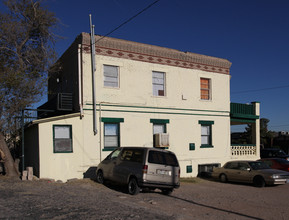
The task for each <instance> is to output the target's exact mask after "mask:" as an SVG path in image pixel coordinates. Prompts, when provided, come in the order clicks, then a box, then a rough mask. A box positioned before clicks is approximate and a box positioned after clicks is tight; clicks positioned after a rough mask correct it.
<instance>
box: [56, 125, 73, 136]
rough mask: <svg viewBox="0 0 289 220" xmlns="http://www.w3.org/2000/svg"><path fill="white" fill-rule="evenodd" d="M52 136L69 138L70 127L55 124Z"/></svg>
mask: <svg viewBox="0 0 289 220" xmlns="http://www.w3.org/2000/svg"><path fill="white" fill-rule="evenodd" d="M54 138H70V127H65V126H55V127H54Z"/></svg>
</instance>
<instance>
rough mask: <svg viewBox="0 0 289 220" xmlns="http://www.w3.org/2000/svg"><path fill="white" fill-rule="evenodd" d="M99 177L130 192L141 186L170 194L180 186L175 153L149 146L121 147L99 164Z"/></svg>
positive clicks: (100, 181)
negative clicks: (125, 187)
mask: <svg viewBox="0 0 289 220" xmlns="http://www.w3.org/2000/svg"><path fill="white" fill-rule="evenodd" d="M96 177H97V178H96V180H97V182H99V183H104V181H105V180H109V181H112V182H115V183H117V184H120V185H125V186H127V191H128V193H129V194H131V195H136V194H138V193H139V191H140V189H150V190H154V189H156V188H158V189H160V190H161V191H162V193H163V194H170V193H172V192H173V190H174V189H175V188H178V187H179V186H180V167H179V163H178V160H177V157H176V155H175V154H174V153H173V152H171V151H168V150H163V149H158V148H150V147H119V148H117V149H115V150H114V151H113V152H112V153H110V154H109V155H108V156H107V157H106V158H105V159H104V160H103V161H102V162H101V163H100V164H99V165H98V167H97V170H96Z"/></svg>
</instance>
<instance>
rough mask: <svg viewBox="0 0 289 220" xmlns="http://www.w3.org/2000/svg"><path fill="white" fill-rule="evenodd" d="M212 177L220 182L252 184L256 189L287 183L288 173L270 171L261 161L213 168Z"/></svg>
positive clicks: (242, 162) (236, 162)
mask: <svg viewBox="0 0 289 220" xmlns="http://www.w3.org/2000/svg"><path fill="white" fill-rule="evenodd" d="M212 177H214V178H219V179H220V181H221V182H227V181H232V182H243V183H253V184H254V185H255V186H257V187H263V186H265V185H275V184H285V183H288V182H289V173H288V172H285V171H282V170H275V169H271V168H270V167H268V165H267V164H265V163H264V162H262V161H230V162H227V163H226V164H225V165H224V166H223V167H219V168H214V170H213V173H212Z"/></svg>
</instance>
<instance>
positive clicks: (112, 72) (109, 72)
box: [103, 65, 118, 77]
mask: <svg viewBox="0 0 289 220" xmlns="http://www.w3.org/2000/svg"><path fill="white" fill-rule="evenodd" d="M103 71H104V76H107V77H118V68H117V66H108V65H104V66H103Z"/></svg>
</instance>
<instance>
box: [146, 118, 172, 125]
mask: <svg viewBox="0 0 289 220" xmlns="http://www.w3.org/2000/svg"><path fill="white" fill-rule="evenodd" d="M150 123H153V124H169V123H170V120H169V119H151V120H150Z"/></svg>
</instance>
